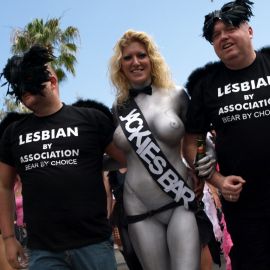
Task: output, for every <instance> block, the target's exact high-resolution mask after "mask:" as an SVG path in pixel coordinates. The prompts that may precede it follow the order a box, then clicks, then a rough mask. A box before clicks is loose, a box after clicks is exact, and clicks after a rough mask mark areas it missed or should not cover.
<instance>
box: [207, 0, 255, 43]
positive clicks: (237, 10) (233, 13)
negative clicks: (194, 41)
mask: <svg viewBox="0 0 270 270" xmlns="http://www.w3.org/2000/svg"><path fill="white" fill-rule="evenodd" d="M252 5H253V2H250V1H249V0H235V1H233V2H229V3H227V4H225V5H223V7H222V8H221V9H220V10H215V11H213V12H211V13H209V14H208V15H206V16H205V19H204V26H203V37H205V39H206V40H208V41H209V42H210V43H211V42H212V36H213V30H214V25H215V22H216V21H217V20H222V21H223V22H224V23H225V24H228V25H233V26H236V27H238V26H239V25H240V24H241V23H242V22H245V21H249V19H250V17H251V16H253V13H252Z"/></svg>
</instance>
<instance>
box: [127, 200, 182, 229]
mask: <svg viewBox="0 0 270 270" xmlns="http://www.w3.org/2000/svg"><path fill="white" fill-rule="evenodd" d="M180 205H183V202H182V201H179V202H175V201H173V202H171V203H168V204H166V205H164V206H161V207H160V208H158V209H155V210H151V211H148V212H146V213H144V214H140V215H132V216H127V222H128V224H132V223H136V222H139V221H142V220H144V219H146V218H148V217H152V216H153V215H155V214H158V213H160V212H163V211H166V210H168V209H171V208H175V207H177V206H180Z"/></svg>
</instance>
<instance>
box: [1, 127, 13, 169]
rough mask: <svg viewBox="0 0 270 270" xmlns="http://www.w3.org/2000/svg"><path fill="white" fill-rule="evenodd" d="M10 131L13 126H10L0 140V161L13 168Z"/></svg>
mask: <svg viewBox="0 0 270 270" xmlns="http://www.w3.org/2000/svg"><path fill="white" fill-rule="evenodd" d="M12 130H13V125H10V126H9V127H8V128H7V129H6V130H5V132H4V133H3V136H2V137H1V140H0V161H1V162H3V163H6V164H8V165H10V166H13V167H14V159H13V156H12V144H13V143H12Z"/></svg>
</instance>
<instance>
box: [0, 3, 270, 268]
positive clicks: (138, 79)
mask: <svg viewBox="0 0 270 270" xmlns="http://www.w3.org/2000/svg"><path fill="white" fill-rule="evenodd" d="M252 5H253V3H252V2H250V1H248V0H235V1H232V2H229V3H227V4H224V5H223V6H222V8H221V9H220V10H216V11H214V12H211V13H209V14H208V15H206V16H205V21H204V26H203V37H204V38H205V39H206V40H207V41H208V42H209V43H210V44H211V45H212V46H213V48H214V50H215V53H216V55H217V56H218V57H219V59H220V61H218V62H215V63H208V64H206V65H205V66H204V67H201V68H198V69H197V70H195V71H194V72H192V73H191V75H190V76H189V78H188V79H187V83H186V85H185V87H179V86H176V85H175V83H174V82H173V80H172V76H171V73H170V70H169V67H168V65H167V64H166V61H165V59H164V58H163V57H162V55H161V54H160V52H159V50H158V47H157V45H156V44H155V42H154V40H153V39H152V38H151V36H149V35H148V34H147V33H145V32H142V31H135V30H128V31H126V32H125V33H124V34H123V35H122V36H121V37H120V39H119V40H118V41H117V42H116V44H115V46H114V51H113V55H112V57H111V59H110V63H109V71H110V79H111V81H112V84H113V85H114V86H115V89H116V99H115V102H114V104H113V105H112V109H109V108H107V107H106V106H105V105H104V104H102V103H99V102H95V101H90V100H87V101H83V100H80V101H77V102H75V103H73V104H72V105H66V104H64V103H63V102H62V101H61V100H60V97H59V85H58V78H57V76H56V73H55V71H54V69H53V68H52V65H51V62H52V61H54V59H55V57H54V55H53V52H52V51H51V48H47V47H44V46H41V45H38V44H36V45H33V46H32V47H31V48H29V50H28V51H26V52H25V53H24V54H23V55H14V56H13V57H11V58H10V59H8V62H7V64H6V66H5V67H4V69H3V72H2V75H1V77H3V78H4V79H5V80H6V84H7V85H8V92H7V93H8V94H10V95H13V96H14V97H15V98H16V99H17V101H18V102H22V103H23V104H24V105H25V106H26V107H27V108H28V109H29V113H27V114H23V115H20V114H19V115H16V117H15V118H14V117H13V116H14V115H13V116H11V115H10V114H9V115H8V116H7V117H6V118H5V119H4V120H3V121H2V122H1V123H0V131H1V132H0V230H1V238H0V243H1V245H0V248H1V249H0V252H1V254H2V255H1V254H0V266H1V265H3V266H1V267H3V269H5V270H6V269H7V270H10V269H25V268H27V269H29V270H51V269H52V270H53V269H55V270H59V269H63V270H77V269H78V270H94V269H95V270H97V269H99V270H116V269H117V265H116V260H115V257H114V249H113V248H114V245H113V238H112V229H113V227H114V226H115V227H117V228H118V231H119V233H120V237H121V242H122V246H123V247H122V248H123V250H122V252H123V255H124V258H125V260H126V262H127V265H128V267H129V269H131V270H132V269H134V270H140V269H144V270H164V269H171V270H180V269H188V270H199V269H201V270H211V269H212V263H213V262H214V263H216V264H219V265H220V255H221V253H222V251H223V253H224V255H225V257H226V269H227V270H230V269H232V270H251V269H252V270H254V269H256V270H266V269H270V258H269V256H268V253H269V251H270V250H269V245H268V242H269V240H270V230H269V229H270V217H269V212H270V196H269V195H270V194H269V195H268V191H269V190H270V189H268V188H267V187H268V179H267V177H268V175H269V172H268V170H269V169H268V168H269V166H267V154H268V149H267V139H268V137H269V135H270V134H269V133H268V132H269V128H268V125H267V122H268V121H269V120H268V119H269V113H267V111H269V108H268V107H269V106H270V105H269V104H270V103H269V90H270V49H268V48H264V49H262V50H255V49H254V47H253V45H252V38H253V30H252V27H251V26H250V25H249V19H250V17H251V16H252V15H253V13H252ZM30 111H31V112H30ZM210 131H211V132H214V134H215V136H214V143H212V144H211V143H207V151H206V153H205V156H204V157H202V158H201V159H200V160H199V161H198V162H197V161H196V162H194V161H195V160H196V159H195V157H196V152H197V139H198V138H206V137H207V134H209V132H210ZM250 138H252V140H253V141H254V143H253V144H250ZM105 159H106V161H105ZM105 172H106V173H105ZM202 176H203V177H202ZM22 201H23V203H22ZM22 206H23V212H22ZM268 206H269V208H268ZM226 243H227V244H228V245H227V247H226V248H225V244H226ZM222 247H223V249H222ZM220 248H221V249H220ZM4 254H5V258H6V259H3V255H4ZM4 267H5V268H4ZM1 269H2V268H1Z"/></svg>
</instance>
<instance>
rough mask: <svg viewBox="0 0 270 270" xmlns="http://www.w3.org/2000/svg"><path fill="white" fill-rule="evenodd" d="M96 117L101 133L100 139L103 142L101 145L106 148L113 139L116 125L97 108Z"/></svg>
mask: <svg viewBox="0 0 270 270" xmlns="http://www.w3.org/2000/svg"><path fill="white" fill-rule="evenodd" d="M95 118H96V121H97V125H98V130H99V135H100V137H99V141H100V143H101V147H102V148H103V149H105V148H106V146H108V144H110V143H111V141H112V139H113V133H114V129H115V127H114V125H113V121H111V120H110V119H109V118H108V117H107V116H106V115H105V114H104V113H102V112H100V111H98V110H95Z"/></svg>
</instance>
